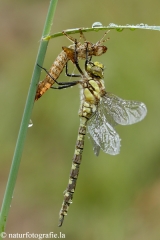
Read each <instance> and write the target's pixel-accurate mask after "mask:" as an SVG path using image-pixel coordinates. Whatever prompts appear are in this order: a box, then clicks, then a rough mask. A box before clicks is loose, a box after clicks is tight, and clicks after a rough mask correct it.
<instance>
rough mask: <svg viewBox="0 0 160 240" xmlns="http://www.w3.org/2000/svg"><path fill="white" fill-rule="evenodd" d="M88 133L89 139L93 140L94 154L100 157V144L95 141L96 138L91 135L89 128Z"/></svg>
mask: <svg viewBox="0 0 160 240" xmlns="http://www.w3.org/2000/svg"><path fill="white" fill-rule="evenodd" d="M87 133H88V138H89V139H90V140H91V142H92V146H93V151H94V154H95V155H96V156H97V157H98V156H99V153H100V146H99V145H97V143H96V142H95V141H94V139H93V138H92V136H91V135H90V133H89V132H88V130H87Z"/></svg>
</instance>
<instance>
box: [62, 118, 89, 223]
mask: <svg viewBox="0 0 160 240" xmlns="http://www.w3.org/2000/svg"><path fill="white" fill-rule="evenodd" d="M86 124H87V118H84V117H81V118H80V127H79V130H78V137H77V142H76V146H75V152H74V156H73V159H72V167H71V172H70V176H69V182H68V186H67V188H66V190H65V191H64V200H63V203H62V207H61V210H60V213H59V225H58V226H59V227H61V226H62V224H63V220H64V216H66V215H67V212H68V208H69V205H70V204H71V203H72V199H73V194H74V191H75V188H76V182H77V178H78V174H79V167H80V164H81V160H82V152H83V148H84V138H85V135H86Z"/></svg>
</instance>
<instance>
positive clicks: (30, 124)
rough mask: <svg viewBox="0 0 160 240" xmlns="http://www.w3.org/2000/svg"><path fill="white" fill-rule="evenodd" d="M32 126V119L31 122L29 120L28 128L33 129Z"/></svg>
mask: <svg viewBox="0 0 160 240" xmlns="http://www.w3.org/2000/svg"><path fill="white" fill-rule="evenodd" d="M32 126H33V122H32V120H31V119H30V120H29V124H28V127H32Z"/></svg>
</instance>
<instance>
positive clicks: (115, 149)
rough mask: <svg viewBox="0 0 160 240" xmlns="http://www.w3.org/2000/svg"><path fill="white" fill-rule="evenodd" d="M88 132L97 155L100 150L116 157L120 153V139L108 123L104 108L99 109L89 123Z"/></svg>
mask: <svg viewBox="0 0 160 240" xmlns="http://www.w3.org/2000/svg"><path fill="white" fill-rule="evenodd" d="M87 130H88V133H89V136H90V138H91V141H92V144H93V150H94V153H95V155H97V156H98V154H99V150H100V148H101V149H102V150H103V151H104V152H105V153H108V154H111V155H116V154H118V153H119V151H120V138H119V135H118V134H117V133H116V131H115V130H114V128H113V126H112V125H110V123H109V122H108V121H107V118H106V116H105V115H104V113H103V108H98V110H97V111H96V112H95V114H94V115H93V116H92V117H91V119H90V120H89V121H88V125H87Z"/></svg>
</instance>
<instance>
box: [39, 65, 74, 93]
mask: <svg viewBox="0 0 160 240" xmlns="http://www.w3.org/2000/svg"><path fill="white" fill-rule="evenodd" d="M37 65H38V66H39V67H40V68H42V69H43V70H44V71H45V72H46V73H47V74H48V76H50V78H52V79H53V80H54V81H55V82H56V83H57V84H58V85H60V86H59V87H53V86H52V87H51V88H52V89H63V88H69V87H72V86H74V85H76V84H78V83H79V81H73V82H57V81H56V80H55V79H54V78H53V77H52V76H51V75H50V73H49V72H48V71H47V69H46V68H44V67H42V66H40V65H39V64H38V63H37ZM61 85H62V86H61Z"/></svg>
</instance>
